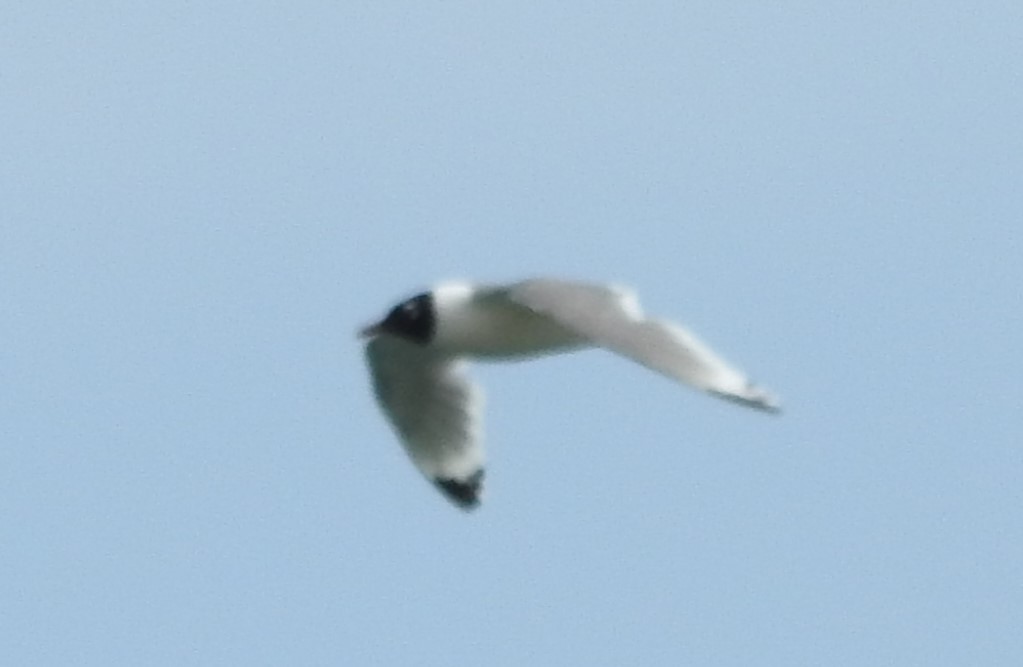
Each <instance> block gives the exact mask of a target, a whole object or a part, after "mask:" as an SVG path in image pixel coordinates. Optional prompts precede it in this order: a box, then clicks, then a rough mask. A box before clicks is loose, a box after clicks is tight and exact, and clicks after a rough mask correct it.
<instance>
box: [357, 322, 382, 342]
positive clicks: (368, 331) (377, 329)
mask: <svg viewBox="0 0 1023 667" xmlns="http://www.w3.org/2000/svg"><path fill="white" fill-rule="evenodd" d="M382 333H384V325H383V322H377V323H375V324H370V325H369V326H365V327H362V328H361V329H359V338H375V337H376V336H379V335H380V334H382Z"/></svg>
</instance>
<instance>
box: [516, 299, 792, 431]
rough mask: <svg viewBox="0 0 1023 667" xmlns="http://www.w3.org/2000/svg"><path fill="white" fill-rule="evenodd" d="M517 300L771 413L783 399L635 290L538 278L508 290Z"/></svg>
mask: <svg viewBox="0 0 1023 667" xmlns="http://www.w3.org/2000/svg"><path fill="white" fill-rule="evenodd" d="M506 296H507V298H508V299H510V300H511V301H512V302H513V303H517V304H519V305H521V306H524V307H526V308H528V309H530V310H531V311H533V312H535V313H537V314H538V315H543V316H545V317H549V318H550V319H552V320H554V321H555V322H557V323H558V324H560V325H561V326H563V327H565V328H566V329H568V330H570V331H572V332H574V333H576V334H578V335H580V336H582V337H584V338H586V339H588V340H590V341H592V342H593V343H594V344H595V345H599V346H601V347H604V348H607V349H609V350H611V351H613V352H617V353H619V354H622V355H624V356H626V357H629V358H630V359H633V360H634V361H637V362H639V363H641V364H643V365H644V366H646V367H647V368H650V369H652V370H655V371H657V372H658V373H662V374H664V375H667V376H668V377H671V378H674V379H676V380H680V381H682V382H686V383H688V384H691V385H693V386H695V387H697V388H699V389H702V390H704V391H706V392H708V393H710V394H713V395H715V396H718V397H721V398H725V399H728V400H731V401H735V402H737V403H741V404H743V405H747V406H750V407H753V408H758V409H760V410H767V411H772V412H773V411H777V410H778V409H779V405H778V402H777V400H776V399H775V398H774V397H773V396H771V395H770V394H769V393H768V392H767V391H765V390H764V389H762V388H760V387H758V386H756V385H755V384H753V383H752V382H750V380H749V379H748V378H747V377H746V376H745V375H744V374H743V373H742V372H741V371H739V370H737V369H736V368H734V367H733V366H731V365H730V364H729V363H728V362H726V361H725V360H724V359H722V358H721V357H719V356H718V355H717V354H715V353H714V352H713V351H712V350H711V349H710V348H709V347H708V346H707V345H705V344H704V343H703V342H701V341H700V340H699V339H698V338H697V337H696V336H694V335H693V334H692V333H691V332H689V331H688V330H686V329H685V328H683V327H681V326H679V325H677V324H674V323H671V322H665V321H663V320H655V319H648V318H646V317H645V316H644V315H643V312H642V310H641V309H640V306H639V302H638V301H637V299H636V296H635V294H633V293H632V292H630V291H627V290H624V289H621V288H617V287H609V286H602V285H590V284H586V283H575V282H568V281H562V280H551V279H535V280H526V281H523V282H520V283H516V284H514V285H512V286H510V287H509V288H507V290H506Z"/></svg>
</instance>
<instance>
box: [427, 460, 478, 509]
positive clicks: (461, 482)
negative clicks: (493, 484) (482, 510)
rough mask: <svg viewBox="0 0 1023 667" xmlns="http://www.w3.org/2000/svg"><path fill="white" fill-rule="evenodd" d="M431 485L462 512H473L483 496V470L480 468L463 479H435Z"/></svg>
mask: <svg viewBox="0 0 1023 667" xmlns="http://www.w3.org/2000/svg"><path fill="white" fill-rule="evenodd" d="M433 483H434V484H436V485H437V488H438V489H440V490H441V492H442V493H443V494H444V496H445V497H446V498H447V499H448V500H450V501H451V502H453V503H454V504H456V505H458V506H459V507H461V508H462V509H463V510H466V511H468V510H474V509H476V508H477V507H479V505H480V498H481V497H482V495H483V469H482V468H480V469H479V470H477V471H476V472H474V473H473V474H471V475H469V476H468V477H466V478H465V479H445V478H441V477H437V478H434V480H433Z"/></svg>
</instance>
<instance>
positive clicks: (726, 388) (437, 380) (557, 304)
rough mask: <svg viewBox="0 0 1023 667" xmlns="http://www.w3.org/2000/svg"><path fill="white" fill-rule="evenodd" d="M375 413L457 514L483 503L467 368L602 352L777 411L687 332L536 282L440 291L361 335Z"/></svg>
mask: <svg viewBox="0 0 1023 667" xmlns="http://www.w3.org/2000/svg"><path fill="white" fill-rule="evenodd" d="M360 336H361V337H363V338H365V339H367V343H366V359H367V362H368V364H369V370H370V375H371V376H372V382H373V389H374V393H375V394H376V398H377V402H378V403H379V405H380V408H381V409H382V410H383V412H384V414H385V415H386V416H387V418H388V419H389V420H390V422H391V425H392V426H393V427H394V430H395V431H396V433H397V435H398V437H399V439H400V440H401V442H402V445H403V446H404V448H405V451H406V452H407V453H408V455H409V457H410V458H411V459H412V462H413V463H414V464H415V465H416V467H417V468H418V469H419V470H420V472H422V473H423V475H425V476H426V478H427V479H428V480H430V481H431V482H432V483H433V484H434V485H435V486H436V487H437V488H438V489H439V490H440V491H441V493H443V494H444V496H445V497H446V498H447V499H448V500H450V501H451V502H452V503H454V504H455V505H457V506H458V507H460V508H462V509H464V510H471V509H474V508H476V507H477V506H479V503H480V499H481V495H482V492H483V476H484V452H483V443H482V432H481V431H482V428H481V422H482V416H481V412H482V392H481V391H480V389H479V387H478V386H477V385H476V384H475V383H474V382H473V381H472V380H471V379H470V378H469V376H468V374H467V373H466V363H467V361H468V360H497V361H500V360H504V361H512V360H523V359H529V358H532V357H537V356H540V355H545V354H554V353H559V352H570V351H573V350H579V349H585V348H590V347H602V348H604V349H607V350H610V351H612V352H616V353H618V354H620V355H622V356H625V357H628V358H629V359H632V360H633V361H636V362H638V363H640V364H642V365H643V366H646V367H647V368H649V369H651V370H653V371H656V372H658V373H661V374H662V375H666V376H668V377H669V378H672V379H674V380H678V381H680V382H684V383H686V384H689V385H692V386H693V387H696V388H697V389H702V390H703V391H705V392H707V393H709V394H712V395H714V396H717V397H719V398H724V399H727V400H730V401H734V402H736V403H739V404H741V405H745V406H748V407H751V408H756V409H758V410H764V411H767V412H777V411H778V410H779V407H780V406H779V403H778V401H777V399H776V398H775V397H774V396H772V395H771V394H770V393H768V392H767V391H766V390H764V389H762V388H761V387H758V386H757V385H755V384H753V383H752V382H751V381H750V380H749V379H748V378H747V377H746V376H745V375H744V374H743V373H742V372H741V371H739V370H737V369H736V368H734V367H733V366H731V365H730V364H729V363H728V362H726V361H725V360H724V359H722V358H721V357H719V356H718V355H717V354H716V353H714V352H713V351H712V350H711V349H710V348H709V347H708V346H707V345H705V344H704V343H703V342H701V341H700V340H699V339H698V338H696V336H694V335H693V334H692V333H690V332H689V331H687V330H686V329H685V328H683V327H681V326H679V325H677V324H674V323H672V322H668V321H664V320H658V319H652V318H648V317H646V316H644V315H643V312H642V310H641V309H640V307H639V302H638V300H637V298H636V296H635V294H634V293H632V292H631V291H629V290H626V289H623V288H621V287H617V286H611V285H599V284H591V283H581V282H571V281H565V280H555V279H549V278H536V279H531V280H524V281H521V282H516V283H511V284H507V285H473V284H469V283H462V282H446V283H441V284H439V285H437V286H436V287H434V288H433V289H431V290H430V291H428V292H423V293H421V294H418V295H416V296H413V297H411V298H409V299H406V300H405V301H402V302H401V303H399V304H398V305H396V306H394V308H392V309H391V310H390V312H388V313H387V315H386V316H385V317H384V318H383V319H382V320H380V321H379V322H377V323H376V324H372V325H370V326H368V327H365V328H364V329H362V330H361V331H360Z"/></svg>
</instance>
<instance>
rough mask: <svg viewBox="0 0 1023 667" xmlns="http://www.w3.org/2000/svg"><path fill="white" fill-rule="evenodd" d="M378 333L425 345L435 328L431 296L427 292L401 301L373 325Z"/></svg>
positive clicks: (435, 321)
mask: <svg viewBox="0 0 1023 667" xmlns="http://www.w3.org/2000/svg"><path fill="white" fill-rule="evenodd" d="M374 328H375V329H376V331H377V332H379V333H388V334H391V335H394V336H398V337H400V338H404V339H405V340H409V341H412V342H413V343H418V344H420V345H426V344H427V343H429V342H430V341H431V340H433V334H434V333H435V332H436V330H437V314H436V311H435V309H434V305H433V296H431V295H430V293H429V292H424V293H422V294H418V295H416V296H414V297H412V298H411V299H406V300H405V301H402V302H401V303H399V304H398V305H397V306H395V307H394V308H392V309H391V312H389V313H387V317H385V318H384V319H383V320H382V321H381V322H380V323H379V324H377V325H376V326H375V327H374Z"/></svg>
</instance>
